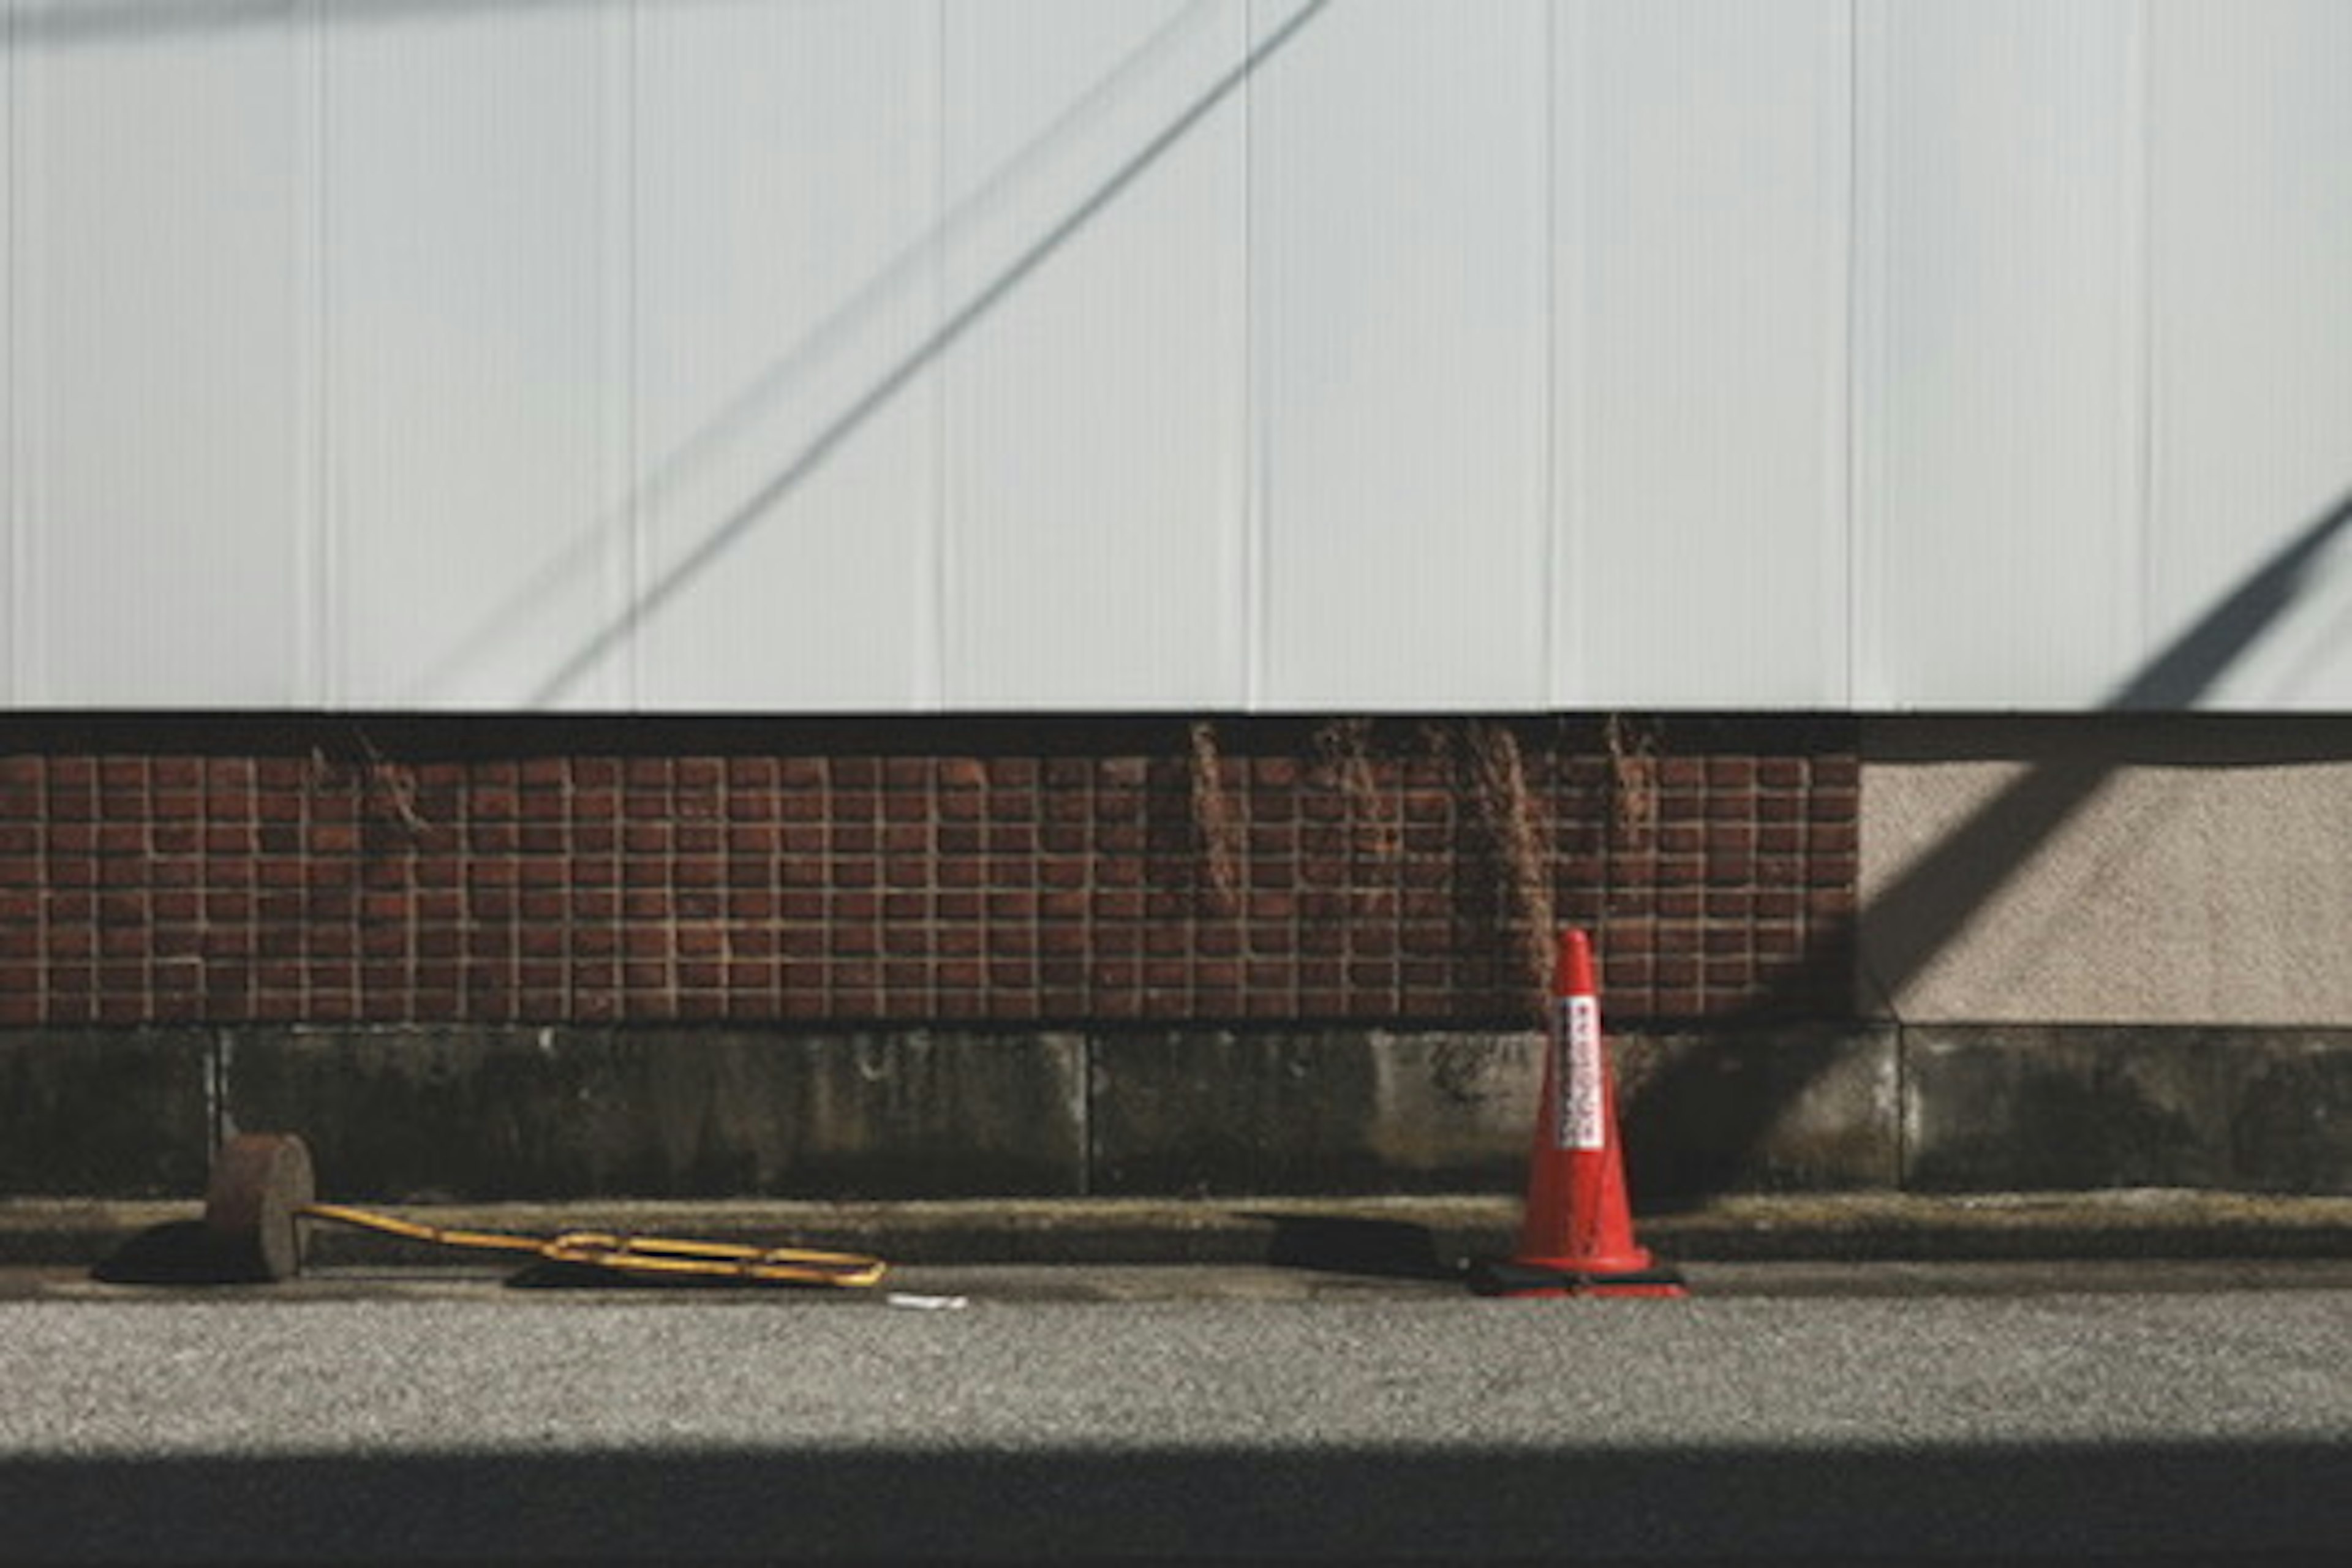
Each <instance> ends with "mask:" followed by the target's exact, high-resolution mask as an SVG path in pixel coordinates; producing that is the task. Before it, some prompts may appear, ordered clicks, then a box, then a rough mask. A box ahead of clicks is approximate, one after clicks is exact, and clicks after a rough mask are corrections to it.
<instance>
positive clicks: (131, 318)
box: [9, 7, 310, 707]
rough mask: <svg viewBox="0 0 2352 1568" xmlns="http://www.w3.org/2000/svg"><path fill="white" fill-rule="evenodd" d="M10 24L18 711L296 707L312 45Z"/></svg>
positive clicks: (258, 27) (251, 27) (274, 38)
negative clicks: (303, 205) (306, 68)
mask: <svg viewBox="0 0 2352 1568" xmlns="http://www.w3.org/2000/svg"><path fill="white" fill-rule="evenodd" d="M10 20H11V23H12V32H13V47H12V54H13V65H14V73H15V84H14V86H13V88H12V89H11V94H10V97H11V102H10V110H11V118H12V121H13V122H14V125H15V136H16V139H17V141H18V143H19V144H18V145H17V146H16V148H15V149H14V153H15V159H16V167H17V170H18V174H19V177H18V178H17V180H16V181H15V182H14V189H13V190H12V192H11V209H12V210H11V233H12V235H13V237H14V247H15V251H16V254H15V257H14V262H13V268H14V270H15V271H16V277H15V279H14V281H13V291H12V299H13V300H14V302H15V310H14V318H15V319H14V327H13V338H14V341H13V342H11V343H10V345H9V377H10V381H11V383H12V388H13V390H12V396H13V399H14V401H15V404H16V408H15V411H14V415H13V423H14V433H15V440H14V445H15V447H16V452H15V455H14V458H13V459H12V463H11V467H12V469H14V470H15V473H14V479H13V489H15V491H16V496H17V498H18V511H19V516H18V523H19V526H20V527H22V528H23V529H24V530H25V531H26V532H25V536H24V537H23V538H22V539H21V540H19V541H18V556H17V568H18V577H17V580H16V583H15V584H13V588H12V591H13V595H14V601H15V603H14V606H13V610H14V615H13V617H12V618H13V619H15V621H16V626H15V627H14V630H15V633H16V641H17V645H18V648H19V652H20V654H21V656H22V661H23V666H24V668H20V669H19V670H18V671H17V672H16V677H17V689H18V692H19V694H20V695H21V696H22V697H23V698H24V699H25V700H29V701H33V702H37V703H41V704H45V705H57V706H68V707H110V706H121V707H148V706H176V705H206V704H234V705H247V704H264V705H267V704H276V703H283V702H287V701H289V700H295V699H296V698H297V697H298V695H299V694H300V692H301V689H302V684H303V679H302V665H303V649H302V647H301V644H300V627H301V625H302V608H301V607H302V604H303V599H304V595H306V594H307V592H308V590H309V587H310V584H309V583H308V582H307V580H306V572H305V564H304V563H305V562H306V561H307V558H308V555H307V551H306V548H305V546H304V544H303V542H302V540H301V539H300V537H299V529H300V527H301V526H302V520H301V519H300V517H299V513H298V495H297V489H298V483H297V471H296V451H295V440H294V433H295V430H296V428H297V426H298V418H299V416H298V409H297V402H298V398H299V384H298V382H299V374H298V369H297V366H298V363H299V358H300V354H301V349H300V346H299V342H298V323H297V309H296V303H295V302H296V300H297V299H298V297H299V273H300V268H301V263H300V259H299V244H298V242H297V239H296V236H297V234H298V232H299V222H298V217H297V214H298V210H299V206H300V202H301V194H300V192H299V189H298V180H297V168H298V163H297V158H298V154H297V151H296V147H297V140H298V131H299V127H298V123H297V102H298V89H297V69H296V56H295V47H296V45H295V37H296V34H295V29H294V28H293V26H291V24H290V23H289V21H288V20H287V19H286V18H285V17H282V16H281V17H278V18H275V19H273V20H271V21H268V23H266V24H265V23H249V24H248V25H245V26H217V27H216V26H196V25H191V26H180V27H167V28H162V29H159V30H157V31H155V32H152V33H151V32H150V31H148V30H146V29H144V28H141V27H135V26H121V27H114V28H107V27H92V26H80V25H78V24H79V23H81V22H82V21H83V20H84V18H82V17H79V16H77V15H76V14H75V13H74V12H73V10H72V9H71V8H70V7H58V8H42V9H39V10H22V11H18V12H16V14H13V15H12V16H11V18H10Z"/></svg>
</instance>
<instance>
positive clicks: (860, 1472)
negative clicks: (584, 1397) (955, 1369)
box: [0, 1434, 2352, 1564]
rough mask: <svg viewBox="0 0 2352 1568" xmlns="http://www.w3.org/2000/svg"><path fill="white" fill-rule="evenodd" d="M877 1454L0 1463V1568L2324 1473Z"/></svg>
mask: <svg viewBox="0 0 2352 1568" xmlns="http://www.w3.org/2000/svg"><path fill="white" fill-rule="evenodd" d="M950 1441H951V1435H948V1434H942V1437H941V1447H939V1448H937V1449H933V1450H929V1451H909V1450H905V1449H884V1450H871V1449H868V1450H834V1451H815V1452H810V1451H796V1450H793V1449H791V1448H786V1447H779V1448H775V1449H772V1450H760V1451H721V1452H677V1453H664V1452H657V1451H649V1452H643V1453H593V1454H581V1455H562V1454H543V1455H536V1456H529V1457H526V1456H520V1455H515V1454H506V1453H494V1454H487V1455H478V1456H468V1455H458V1454H429V1455H415V1456H398V1455H388V1456H380V1457H365V1458H360V1457H352V1458H288V1457H272V1458H251V1459H237V1458H189V1459H160V1460H152V1461H143V1462H142V1461H139V1460H134V1459H127V1458H50V1459H37V1460H22V1459H20V1460H0V1518H5V1520H6V1521H8V1528H7V1540H6V1544H5V1547H0V1557H5V1559H6V1560H8V1561H10V1562H17V1561H35V1562H47V1561H65V1560H71V1559H81V1560H89V1559H93V1558H95V1559H102V1560H106V1561H111V1562H119V1563H135V1562H148V1561H159V1560H170V1561H187V1560H190V1559H195V1560H199V1561H232V1560H233V1561H239V1562H243V1561H250V1560H255V1559H260V1558H277V1559H280V1560H285V1559H301V1560H310V1561H349V1560H352V1559H354V1558H361V1559H374V1560H395V1559H396V1560H415V1559H419V1558H428V1557H441V1558H457V1559H467V1560H475V1561H481V1560H488V1559H508V1560H512V1559H527V1558H533V1557H538V1558H549V1557H553V1558H572V1559H579V1560H583V1561H597V1562H610V1561H614V1560H619V1559H630V1558H660V1559H664V1560H670V1561H677V1560H724V1559H729V1558H748V1559H761V1560H782V1559H792V1558H797V1557H803V1556H818V1555H842V1554H847V1555H853V1556H873V1557H896V1558H907V1557H923V1556H933V1555H948V1556H952V1557H955V1558H958V1559H964V1560H970V1559H974V1558H1012V1557H1019V1558H1035V1557H1056V1556H1060V1557H1067V1556H1083V1557H1110V1556H1127V1557H1132V1556H1139V1555H1141V1556H1160V1557H1191V1556H1231V1555H1240V1556H1247V1557H1274V1556H1303V1557H1338V1558H1347V1559H1350V1560H1356V1561H1363V1560H1383V1559H1392V1558H1397V1557H1403V1556H1414V1555H1429V1554H1434V1555H1439V1556H1442V1557H1444V1558H1447V1559H1450V1560H1454V1561H1460V1560H1464V1559H1490V1558H1496V1557H1533V1556H1538V1555H1541V1556H1545V1557H1551V1558H1559V1557H1568V1558H1572V1559H1574V1560H1576V1561H1582V1562H1589V1561H1595V1560H1598V1561H1602V1562H1621V1563H1628V1562H1642V1561H1650V1560H1655V1559H1661V1558H1674V1559H1677V1560H1681V1561H1685V1562H1687V1561H1693V1560H1696V1561H1699V1562H1708V1561H1714V1562H1751V1563H1752V1562H1808V1563H1822V1562H1847V1563H1852V1562H1864V1561H1866V1562H1887V1561H1898V1562H1900V1561H1913V1560H1923V1559H1929V1558H1932V1559H1935V1560H1937V1561H1946V1562H1950V1561H1958V1562H1964V1563H1966V1562H1974V1563H1989V1562H1996V1561H1998V1562H2020V1561H2026V1562H2033V1561H2040V1562H2053V1561H2069V1562H2078V1561H2084V1560H2086V1559H2087V1560H2090V1561H2100V1560H2105V1561H2110V1562H2113V1561H2126V1562H2163V1561H2172V1562H2188V1561H2196V1562H2233V1561H2235V1562H2263V1563H2271V1564H2279V1563H2306V1562H2308V1563H2319V1562H2322V1561H2330V1560H2333V1559H2332V1557H2331V1556H2330V1555H2329V1554H2330V1549H2331V1548H2340V1547H2341V1546H2342V1544H2343V1542H2345V1541H2346V1540H2347V1539H2352V1449H2347V1447H2344V1446H2338V1445H2325V1444H2310V1443H2287V1444H2244V1445H2233V1444H2223V1443H2214V1444H2210V1445H2195V1446H2169V1445H2168V1446H2157V1447H2123V1448H2095V1449H2083V1448H2071V1447H2058V1448H2000V1447H1993V1448H1985V1449H1975V1448H1969V1449H1951V1448H1927V1449H1921V1450H1912V1451H1889V1450H1884V1449H1875V1450H1874V1449H1864V1450H1859V1451H1822V1452H1802V1451H1798V1452H1776V1451H1769V1450H1760V1449H1758V1450H1728V1451H1727V1450H1691V1451H1684V1450H1677V1449H1672V1448H1666V1449H1632V1450H1613V1451H1603V1450H1598V1449H1586V1450H1581V1451H1580V1450H1576V1449H1567V1450H1560V1451H1532V1452H1531V1451H1526V1450H1509V1449H1506V1450H1496V1451H1481V1450H1476V1449H1465V1448H1454V1447H1445V1448H1436V1449H1422V1450H1395V1449H1381V1450H1376V1451H1351V1450H1349V1449H1347V1448H1344V1447H1335V1448H1330V1449H1317V1450H1312V1451H1302V1450H1290V1449H1275V1450H1261V1451H1256V1452H1242V1451H1236V1450H1233V1449H1223V1450H1216V1449H1205V1450H1193V1449H1183V1448H1171V1447H1142V1448H1139V1449H1136V1450H1133V1451H1128V1452H1118V1453H1106V1452H1101V1451H1088V1450H1078V1451H1073V1450H1069V1449H1055V1448H1044V1449H1038V1450H1033V1451H1017V1452H1015V1451H993V1452H971V1451H964V1452H958V1451H955V1450H954V1449H953V1448H952V1447H949V1446H948V1445H949V1444H950Z"/></svg>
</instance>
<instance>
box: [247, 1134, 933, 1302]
mask: <svg viewBox="0 0 2352 1568" xmlns="http://www.w3.org/2000/svg"><path fill="white" fill-rule="evenodd" d="M305 1221H320V1222H324V1223H326V1224H330V1225H341V1226H351V1227H352V1228H355V1229H360V1230H370V1231H374V1232H377V1233H378V1234H380V1235H385V1236H394V1237H400V1238H402V1239H403V1240H407V1241H417V1242H424V1243H426V1244H428V1245H431V1246H436V1247H457V1248H463V1249H467V1250H471V1251H479V1252H506V1253H517V1254H523V1255H527V1256H530V1257H534V1258H540V1259H541V1260H543V1261H545V1262H548V1263H552V1264H558V1265H563V1266H568V1267H571V1268H584V1269H592V1270H601V1271H604V1272H609V1273H614V1274H619V1275H624V1276H629V1277H633V1278H638V1279H657V1280H661V1279H666V1280H674V1281H688V1280H699V1281H704V1282H710V1283H726V1282H733V1283H739V1284H762V1285H835V1286H849V1287H856V1286H865V1285H876V1284H879V1283H880V1282H881V1279H882V1277H883V1275H884V1274H885V1273H886V1272H887V1268H888V1266H887V1264H885V1263H883V1262H882V1260H881V1259H879V1258H866V1257H862V1256H859V1255H857V1254H855V1253H845V1252H818V1251H812V1250H810V1249H808V1248H804V1247H743V1246H740V1245H737V1244H735V1243H732V1242H723V1241H683V1240H678V1239H676V1238H672V1237H650V1236H621V1235H612V1234H606V1233H604V1232H601V1231H568V1232H566V1233H564V1234H563V1235H561V1236H556V1237H548V1238H545V1239H541V1238H540V1237H528V1236H510V1235H506V1234H503V1233H500V1232H495V1231H478V1230H457V1229H452V1228H449V1227H447V1226H434V1225H424V1224H420V1223H418V1222H417V1221H415V1220H410V1219H403V1218H400V1217H398V1216H396V1215H387V1214H378V1213H375V1212H373V1210H369V1209H360V1208H352V1207H348V1206H346V1205H341V1204H323V1203H320V1202H319V1201H318V1194H317V1190H316V1178H315V1176H314V1175H313V1173H312V1169H311V1164H310V1148H309V1147H308V1145H306V1144H305V1143H304V1142H302V1140H301V1139H300V1138H299V1137H298V1136H296V1135H295V1134H293V1133H291V1132H244V1133H239V1134H237V1135H236V1137H233V1138H231V1139H229V1140H228V1142H226V1143H224V1144H222V1145H221V1148H220V1152H219V1153H218V1155H217V1156H216V1157H215V1160H214V1162H213V1171H212V1183H211V1185H210V1186H209V1187H208V1188H207V1189H206V1191H205V1219H204V1226H205V1234H206V1237H207V1239H208V1241H209V1243H210V1245H211V1247H213V1249H214V1250H215V1256H217V1257H218V1258H220V1259H221V1260H222V1262H223V1263H224V1264H225V1265H226V1267H228V1268H230V1269H231V1270H232V1271H234V1272H235V1273H236V1274H238V1275H240V1276H242V1277H245V1278H252V1279H269V1280H279V1279H292V1278H293V1277H294V1276H295V1275H296V1274H298V1273H299V1272H300V1270H301V1267H302V1255H303V1250H304V1247H303V1244H304V1241H305V1235H304V1228H303V1222H305Z"/></svg>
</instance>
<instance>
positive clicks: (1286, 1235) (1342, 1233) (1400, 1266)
mask: <svg viewBox="0 0 2352 1568" xmlns="http://www.w3.org/2000/svg"><path fill="white" fill-rule="evenodd" d="M390 1212H394V1213H397V1214H400V1215H404V1216H406V1217H410V1218H415V1219H419V1220H423V1221H425V1222H426V1223H429V1224H436V1225H442V1226H454V1227H458V1228H466V1229H480V1230H497V1231H509V1232H513V1233H517V1234H520V1235H527V1236H553V1235H557V1234H559V1233H561V1232H563V1231H567V1230H603V1231H619V1232H624V1233H635V1234H641V1235H664V1236H676V1237H694V1238H697V1239H706V1240H714V1241H745V1242H754V1243H759V1244H762V1245H786V1244H796V1245H803V1246H811V1247H830V1248H839V1249H843V1250H849V1251H857V1252H868V1253H874V1254H877V1255H879V1256H881V1257H884V1258H890V1259H892V1260H893V1261H896V1262H902V1263H1033V1264H1105V1263H1171V1264H1176V1263H1190V1264H1202V1263H1212V1264H1213V1263H1231V1264H1265V1263H1274V1264H1289V1265H1295V1266H1298V1267H1304V1268H1341V1269H1346V1268H1358V1269H1361V1270H1363V1271H1365V1272H1375V1273H1377V1272H1391V1273H1392V1272H1416V1271H1424V1270H1430V1269H1444V1268H1451V1267H1452V1266H1454V1264H1455V1263H1456V1262H1457V1261H1458V1260H1459V1259H1461V1258H1470V1257H1477V1256H1493V1255H1501V1254H1507V1252H1508V1251H1509V1248H1510V1246H1511V1242H1512V1237H1513V1234H1514V1232H1515V1230H1516V1228H1517V1221H1518V1212H1519V1205H1518V1200H1517V1197H1516V1196H1514V1197H1507V1198H1505V1197H1491V1196H1479V1195H1438V1196H1414V1197H1376V1198H1364V1197H1353V1198H1349V1197H1333V1198H1299V1197H1267V1198H1247V1197H1233V1198H1198V1199H1185V1200H1158V1199H1083V1198H1077V1199H1070V1198H1061V1199H999V1200H957V1201H951V1202H950V1201H940V1202H905V1203H799V1202H782V1201H772V1200H738V1201H730V1202H707V1201H699V1202H698V1201H685V1202H674V1203H673V1202H648V1201H643V1200H637V1201H619V1200H616V1201H613V1202H607V1203H596V1202H578V1203H565V1204H503V1205H464V1206H462V1207H460V1206H454V1205H449V1206H424V1205H400V1206H395V1207H393V1208H391V1210H390ZM200 1213H201V1210H200V1207H199V1205H196V1204H194V1203H193V1202H180V1203H165V1202H114V1201H103V1200H95V1199H70V1198H17V1199H7V1200H0V1264H12V1265H19V1266H24V1265H35V1266H47V1267H58V1266H73V1265H87V1264H95V1263H97V1262H98V1261H99V1260H100V1259H102V1258H106V1257H108V1256H109V1255H110V1254H111V1253H113V1252H114V1251H115V1250H116V1249H117V1248H119V1247H121V1246H122V1245H123V1244H124V1243H125V1242H127V1241H129V1240H130V1239H131V1237H135V1236H138V1235H139V1234H141V1233H142V1232H143V1231H145V1230H148V1229H150V1228H151V1227H154V1226H163V1225H169V1224H173V1223H177V1222H185V1221H188V1220H192V1219H194V1218H196V1217H198V1215H199V1214H200ZM1636 1223H1637V1227H1638V1230H1639V1232H1640V1236H1641V1239H1642V1240H1643V1243H1644V1244H1645V1245H1647V1246H1649V1247H1653V1248H1654V1249H1655V1250H1656V1251H1657V1252H1658V1253H1659V1254H1660V1255H1661V1256H1662V1257H1664V1258H1668V1259H1671V1260H1675V1261H1688V1262H1702V1261H1706V1262H1777V1261H1786V1262H1824V1261H1831V1262H1872V1261H1944V1260H1951V1261H1958V1260H1979V1259H2033V1258H2047V1259H2053V1260H2056V1259H2070V1258H2108V1259H2132V1258H2145V1259H2151V1260H2153V1259H2160V1258H2161V1259H2184V1258H2352V1198H2346V1197H2332V1196H2331V1197H2304V1196H2275V1195H2267V1194H2238V1193H2219V1192H2203V1191H2178V1190H2135V1191H2122V1192H2101V1193H2089V1194H2084V1193H2057V1194H2048V1193H2045V1194H1968V1195H1964V1196H1932V1195H1923V1194H1900V1193H1865V1194H1837V1195H1821V1194H1808V1195H1802V1196H1742V1197H1732V1198H1724V1199H1720V1200H1717V1201H1715V1202H1712V1203H1708V1204H1705V1205H1696V1206H1693V1207H1688V1208H1683V1209H1678V1210H1675V1211H1673V1212H1663V1213H1654V1214H1647V1215H1639V1216H1637V1222H1636ZM312 1246H313V1252H312V1256H313V1258H316V1259H317V1260H319V1261H320V1262H325V1263H366V1262H385V1263H418V1264H432V1263H440V1262H448V1261H453V1260H463V1258H464V1256H465V1255H463V1254H459V1253H453V1252H450V1251H447V1250H446V1249H440V1248H434V1247H421V1246H416V1245H413V1244H406V1243H401V1242H397V1241H390V1240H386V1239H385V1238H383V1237H376V1236H373V1235H369V1234H363V1233H360V1232H354V1231H347V1230H339V1229H335V1228H332V1227H329V1226H318V1227H316V1229H315V1232H314V1237H313V1244H312Z"/></svg>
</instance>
